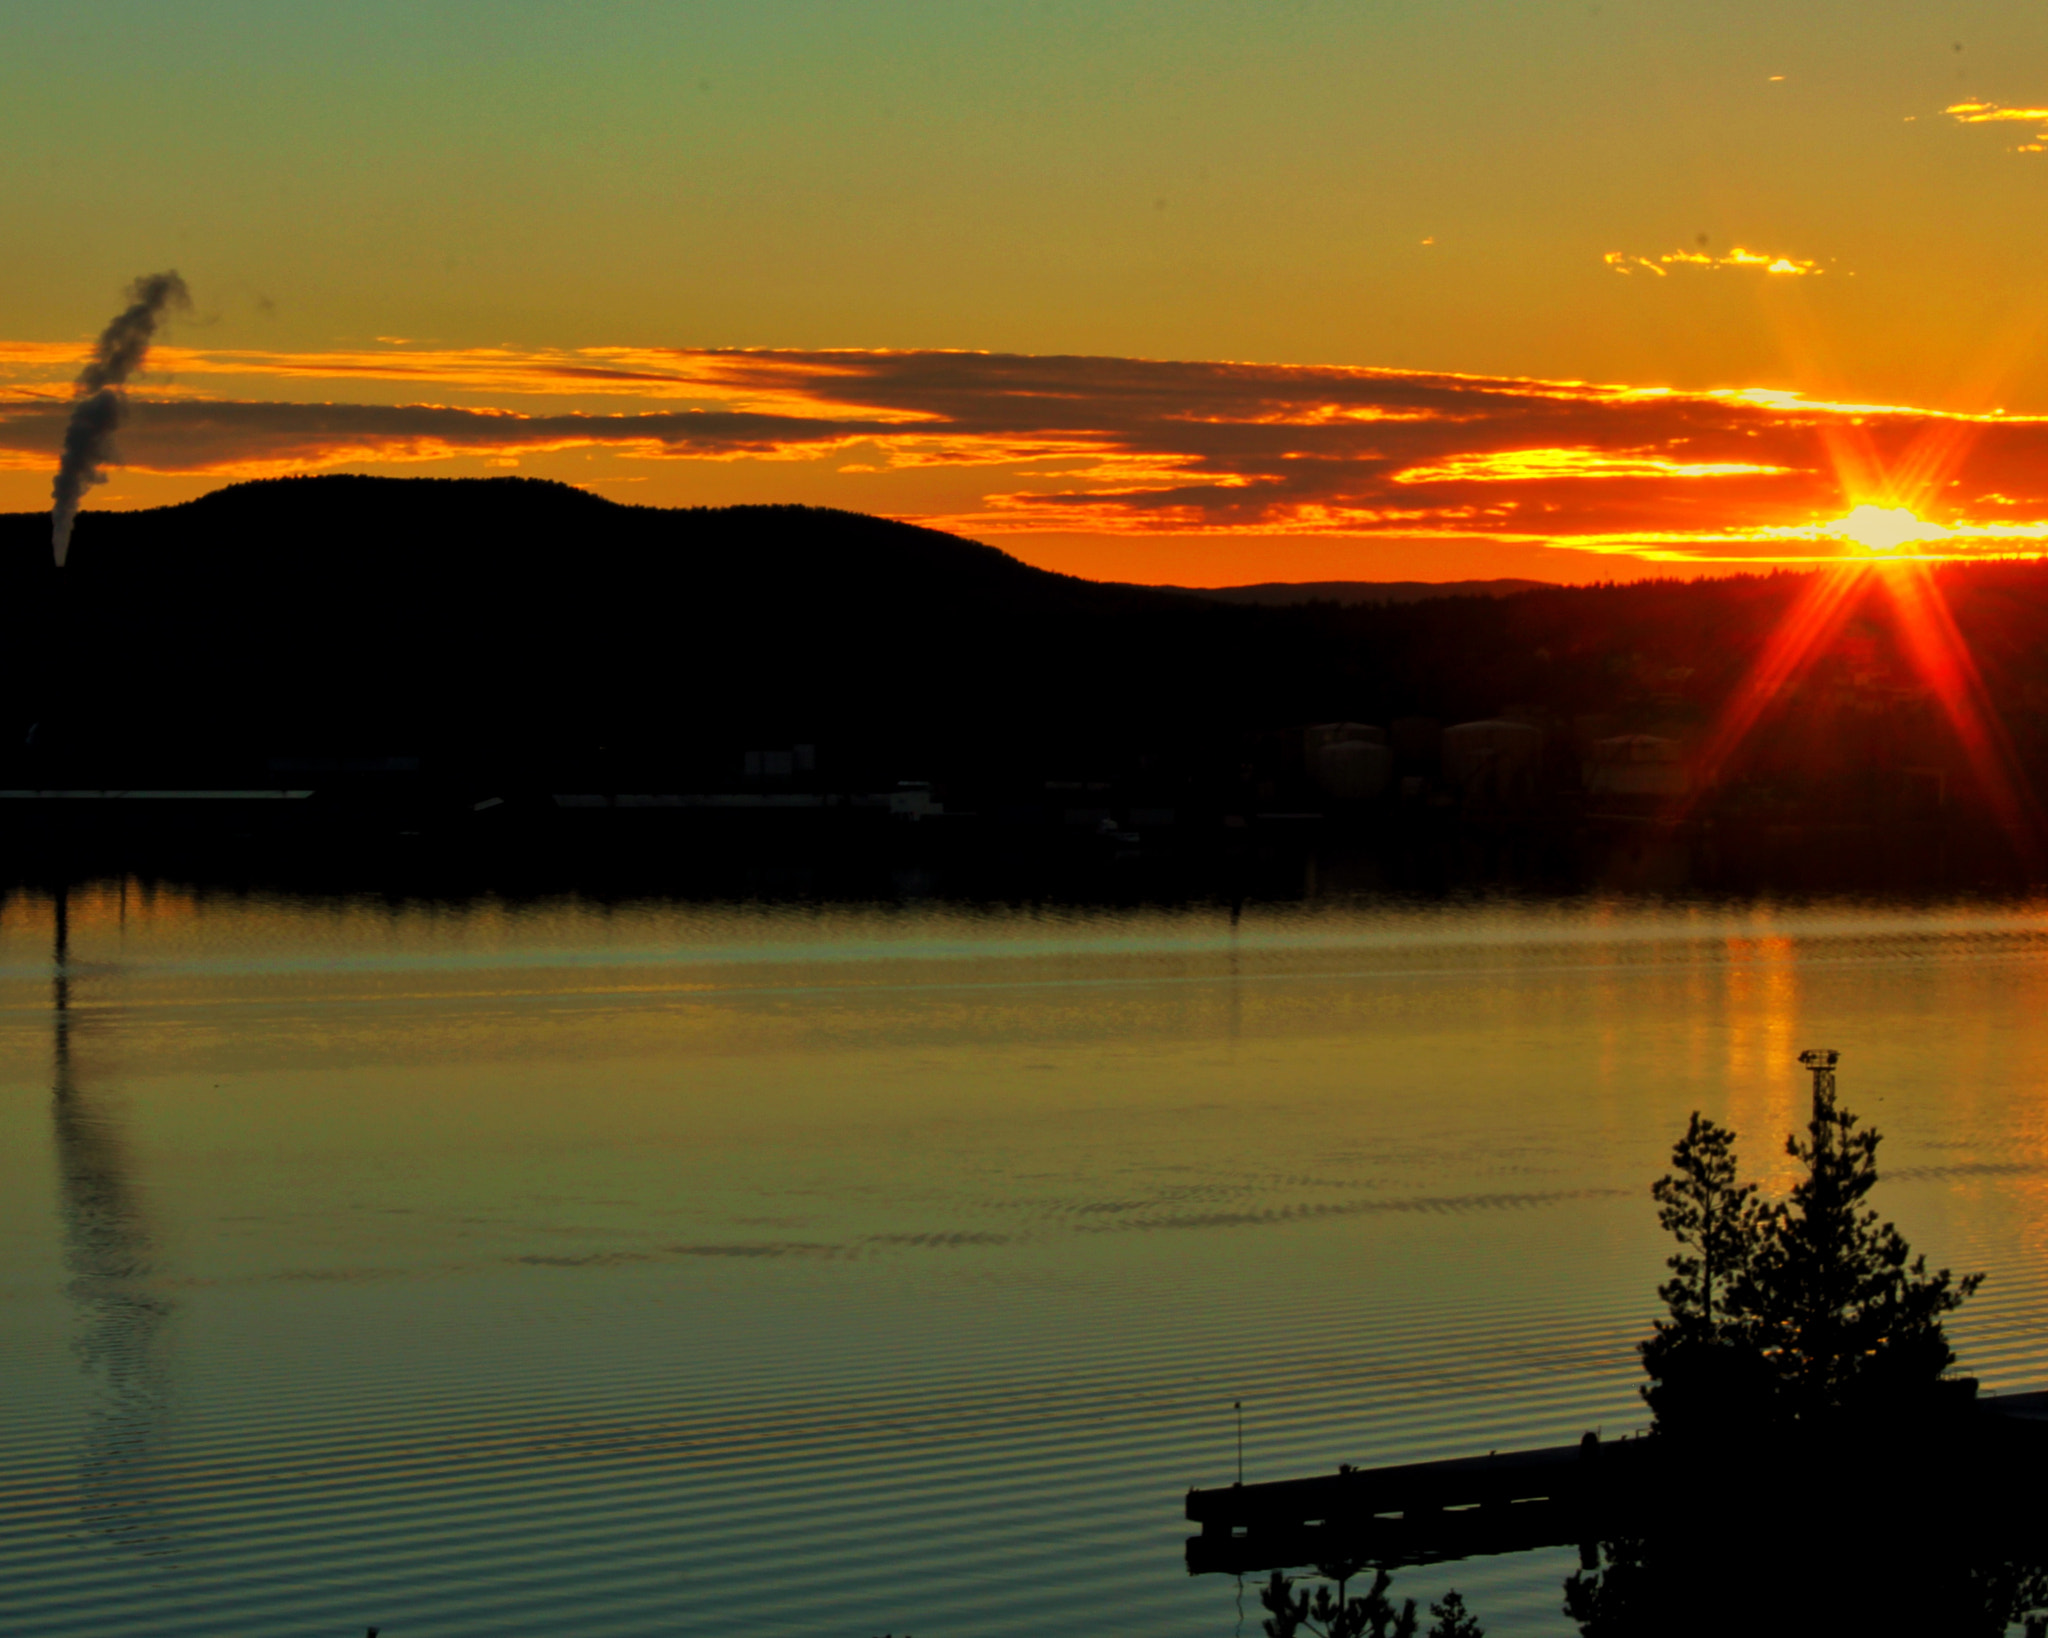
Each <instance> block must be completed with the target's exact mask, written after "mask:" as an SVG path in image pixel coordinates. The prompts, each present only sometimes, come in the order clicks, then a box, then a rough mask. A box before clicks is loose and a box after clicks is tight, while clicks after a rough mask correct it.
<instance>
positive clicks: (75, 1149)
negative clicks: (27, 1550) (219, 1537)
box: [50, 886, 171, 1553]
mask: <svg viewBox="0 0 2048 1638" xmlns="http://www.w3.org/2000/svg"><path fill="white" fill-rule="evenodd" d="M54 908H55V936H54V952H53V960H52V973H51V1049H50V1055H51V1073H50V1081H51V1118H52V1126H53V1129H54V1133H55V1138H56V1145H55V1147H56V1161H57V1184H58V1198H59V1202H60V1209H61V1211H62V1214H63V1228H64V1260H65V1264H66V1266H67V1268H68V1269H69V1271H70V1274H71V1281H70V1287H69V1290H70V1295H71V1299H72V1302H73V1305H74V1307H75V1311H76V1320H77V1327H78V1330H77V1337H76V1340H75V1343H74V1348H75V1350H76V1352H77V1355H78V1358H79V1361H80V1363H81V1364H82V1365H83V1366H84V1368H85V1373H86V1376H87V1377H88V1379H89V1380H90V1381H91V1383H92V1397H91V1401H90V1403H89V1406H88V1408H87V1411H86V1426H85V1431H84V1438H83V1441H82V1447H81V1450H80V1456H79V1510H80V1515H81V1518H82V1521H83V1523H84V1524H85V1526H86V1528H87V1529H89V1530H92V1531H93V1532H95V1533H96V1534H98V1535H101V1536H104V1537H105V1538H107V1539H108V1540H110V1541H112V1542H114V1543H116V1544H117V1545H119V1546H123V1547H127V1548H130V1549H132V1550H135V1551H139V1552H151V1553H160V1552H164V1551H166V1550H167V1549H168V1547H169V1538H168V1533H167V1531H166V1530H165V1527H164V1525H163V1522H162V1519H161V1517H160V1514H159V1510H158V1505H157V1498H156V1494H155V1484H154V1480H153V1474H152V1469H153V1467H154V1462H155V1457H156V1452H157V1448H158V1446H159V1445H160V1444H161V1443H162V1439H163V1423H164V1417H165V1413H166V1410H167V1405H168V1394H169V1380H168V1375H169V1373H168V1370H167V1367H166V1362H165V1352H166V1347H167V1338H166V1336H165V1329H166V1326H167V1324H168V1321H169V1319H170V1315H171V1306H170V1304H169V1303H168V1302H167V1301H165V1300H164V1298H163V1297H162V1296H161V1295H160V1294H158V1293H157V1292H156V1291H155V1290H154V1289H152V1283H151V1282H152V1276H153V1274H154V1272H155V1266H154V1247H153V1245H152V1243H151V1240H150V1234H149V1228H148V1224H147V1223H146V1221H145V1220H144V1216H143V1213H142V1209H141V1203H140V1201H139V1199H138V1198H137V1192H136V1188H135V1184H134V1180H133V1177H132V1175H131V1171H130V1167H129V1163H128V1155H127V1150H126V1146H125V1145H124V1143H123V1141H122V1135H121V1132H120V1130H119V1128H118V1126H117V1125H116V1123H115V1121H114V1119H113V1117H112V1116H111V1114H110V1113H109V1112H108V1111H107V1110H106V1109H104V1108H100V1107H96V1106H95V1104H94V1101H93V1099H92V1098H91V1097H90V1096H89V1095H88V1093H87V1091H86V1089H85V1088H84V1087H83V1086H81V1085H80V1081H79V1074H78V1065H77V1061H76V1055H75V1052H74V1048H75V1045H76V1042H75V1041H74V1036H73V1032H74V1029H75V1028H76V1024H77V1020H76V1018H75V1016H74V1014H73V1011H72V996H71V983H72V973H71V950H70V942H71V941H70V916H71V903H70V892H69V889H68V888H67V887H64V886H59V887H58V889H57V893H56V903H55V907H54Z"/></svg>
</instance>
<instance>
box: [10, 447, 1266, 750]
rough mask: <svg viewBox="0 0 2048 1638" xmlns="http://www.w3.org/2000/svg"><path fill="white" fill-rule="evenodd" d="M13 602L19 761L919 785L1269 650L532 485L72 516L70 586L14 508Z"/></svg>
mask: <svg viewBox="0 0 2048 1638" xmlns="http://www.w3.org/2000/svg"><path fill="white" fill-rule="evenodd" d="M0 581H4V589H5V594H6V597H7V602H8V607H9V608H10V609H12V610H14V611H15V613H16V617H17V619H18V620H19V621H20V622H21V626H20V628H18V629H23V630H25V631H27V632H29V633H31V634H34V636H35V637H36V638H38V639H39V640H40V643H39V646H38V645H36V644H31V645H28V646H17V647H16V649H15V651H14V653H13V655H12V656H11V660H10V663H9V665H8V670H9V671H10V672H11V673H12V674H11V675H10V676H9V677H8V678H7V700H8V704H9V711H8V715H9V716H10V717H11V718H13V719H14V722H13V723H12V724H11V726H13V727H14V728H15V732H14V733H13V734H11V735H10V736H9V737H10V738H11V739H13V740H14V741H15V742H16V743H19V741H20V739H21V737H22V735H23V734H24V733H25V732H26V731H27V729H28V727H29V725H30V724H31V723H35V722H40V723H42V724H43V728H42V729H41V731H40V732H39V735H38V738H39V740H40V741H41V742H42V743H44V744H46V745H47V744H50V743H52V742H53V741H55V742H60V743H62V744H65V745H67V746H69V747H71V748H72V749H74V750H78V751H81V752H83V751H84V750H85V749H88V748H89V749H93V750H95V751H106V752H108V753H112V752H114V751H115V750H117V749H118V751H119V752H120V754H122V755H124V756H134V755H137V754H141V753H143V752H145V751H147V752H151V753H157V752H165V753H169V754H171V755H172V756H174V757H175V756H187V757H189V756H206V757H219V756H223V755H253V754H256V753H258V752H263V753H271V754H274V753H276V752H278V751H290V750H297V749H305V748H337V747H347V748H355V749H360V750H365V751H376V750H393V749H404V750H415V751H416V750H425V751H426V752H428V753H430V754H440V755H447V754H451V753H459V754H460V755H461V756H463V757H465V758H469V759H477V758H481V759H484V760H487V761H499V760H503V759H510V760H512V761H514V762H518V763H522V764H523V763H529V762H534V761H544V762H551V763H558V762H560V761H561V760H563V759H569V760H572V761H573V760H575V759H577V758H581V757H583V756H585V755H586V754H591V753H594V752H595V751H596V750H597V749H598V748H599V747H603V748H604V749H605V751H606V753H607V754H609V755H613V756H626V757H629V758H634V759H640V760H645V759H647V758H653V759H656V760H658V761H670V760H674V759H678V758H679V759H681V760H682V761H683V762H686V763H687V762H693V761H696V760H698V759H699V757H700V755H701V756H708V757H709V758H710V759H711V760H712V761H713V762H715V763H716V764H717V765H719V766H723V765H724V764H725V763H726V762H727V761H729V760H730V757H729V756H728V755H727V754H726V753H727V752H729V751H730V750H731V748H732V747H733V746H736V745H741V744H755V743H761V742H763V741H764V740H765V741H766V742H768V743H783V744H787V743H790V742H791V741H792V740H796V739H808V740H815V741H819V742H828V743H831V744H833V745H835V746H839V747H841V748H843V749H844V750H845V751H847V752H850V753H857V754H859V755H861V756H863V757H868V756H871V757H874V758H879V759H880V760H881V761H884V762H887V763H889V764H890V765H891V767H892V768H894V769H895V770H896V771H900V772H916V771H919V767H918V765H919V764H921V763H924V762H928V761H930V760H931V759H932V758H934V757H935V756H938V755H940V754H941V752H942V751H943V752H945V753H946V754H947V755H948V756H949V757H950V758H951V759H952V760H954V761H956V762H957V761H959V760H961V759H962V758H963V757H965V758H966V759H967V760H973V759H974V756H975V753H976V749H977V746H978V745H979V746H981V747H982V748H984V749H992V748H995V747H997V746H999V745H1000V744H1001V742H1002V741H1004V740H1005V739H1008V740H1010V741H1011V742H1012V745H1011V748H1012V749H1013V750H1014V749H1016V748H1017V747H1016V745H1015V741H1016V739H1017V738H1018V736H1022V737H1024V738H1026V739H1030V738H1034V737H1037V736H1042V735H1045V734H1056V735H1057V736H1059V737H1061V738H1069V737H1072V736H1074V735H1077V734H1078V735H1079V736H1080V737H1081V738H1082V739H1084V740H1086V739H1089V738H1092V737H1097V735H1098V730H1099V731H1100V733H1101V734H1106V735H1108V737H1111V738H1115V737H1118V732H1117V730H1118V729H1120V728H1128V726H1129V725H1130V724H1131V723H1132V722H1133V721H1134V720H1144V719H1146V718H1148V717H1150V716H1152V715H1154V714H1156V713H1174V714H1188V713H1192V714H1194V715H1196V716H1203V717H1205V718H1206V719H1209V720H1210V723H1211V726H1214V725H1215V724H1214V720H1213V719H1214V718H1215V716H1216V714H1218V713H1221V715H1222V716H1223V717H1225V718H1230V719H1232V720H1238V719H1244V720H1249V718H1250V717H1251V716H1254V715H1256V714H1257V713H1258V711H1259V710H1261V709H1263V708H1265V702H1263V701H1261V702H1260V703H1258V704H1253V703H1252V701H1253V700H1254V699H1256V698H1257V696H1258V695H1259V693H1260V691H1259V690H1256V689H1254V690H1252V691H1251V692H1250V694H1249V695H1248V696H1247V697H1246V699H1245V700H1244V701H1242V702H1240V701H1239V699H1238V698H1237V696H1238V695H1239V694H1240V693H1241V692H1242V690H1241V688H1240V685H1239V683H1238V681H1237V680H1236V677H1235V671H1236V668H1235V667H1234V666H1232V665H1230V664H1229V663H1228V662H1229V657H1230V656H1231V655H1233V654H1234V653H1240V652H1246V651H1247V649H1246V645H1247V643H1248V642H1249V643H1251V645H1252V646H1253V647H1254V648H1255V647H1256V646H1257V645H1256V638H1255V627H1256V626H1257V624H1258V617H1257V616H1255V615H1252V614H1249V613H1247V612H1246V611H1240V610H1235V609H1229V608H1224V607H1221V606H1214V605H1194V604H1189V603H1187V602H1185V601H1183V600H1181V599H1178V598H1174V597H1172V596H1171V595H1170V594H1167V593H1162V592H1156V591H1150V590H1145V589H1140V588H1130V587H1117V586H1103V585H1096V584H1092V583H1090V582H1087V581H1082V580H1076V579H1073V578H1070V577H1067V576H1063V575H1057V574H1051V573H1047V572H1045V571H1042V570H1038V569H1034V568H1031V567H1029V566H1027V565H1025V564H1023V563H1020V562H1018V561H1017V560H1015V559H1014V558H1011V557H1009V556H1007V555H1005V554H1004V553H1002V552H999V551H997V550H995V549H993V548H991V547H987V546H982V545H977V544H975V543H973V542H970V541H966V540H961V539H959V538H956V537H954V536H951V535H946V534H941V533H938V532H936V531H933V530H928V529H920V528H914V527H911V526H908V525H905V524H899V523H892V522H888V521H884V520H881V519H876V518H870V517H863V516H859V515H857V514H851V513H844V512H832V511H823V510H817V509H812V508H806V507H782V506H768V507H732V508H724V509H716V510H712V509H694V510H663V509H658V508H651V507H637V506H622V505H618V504H616V503H613V502H611V501H607V500H604V499H601V498H598V497H595V496H592V495H589V494H586V493H584V492H582V491H580V490H576V489H573V488H570V487H567V486H564V485H560V484H554V483H546V482H539V481H535V480H530V479H519V478H502V479H488V480H449V479H381V478H365V477H319V478H297V479H281V480H271V481H263V482H257V483H248V484H241V485H236V486H234V487H231V488H227V489H222V490H219V491H216V492H214V493H212V494H209V495H206V496H204V497H202V498H200V499H198V500H194V501H191V502H189V503H186V504H184V505H180V506H173V507H166V508H162V509H158V510H153V511H146V512H130V513H110V512H89V513H87V514H85V515H84V516H83V517H82V518H81V519H80V521H79V526H78V531H77V535H76V537H75V540H74V543H73V546H72V552H71V560H70V564H69V566H68V567H67V568H66V569H64V570H63V571H61V572H59V571H56V570H54V569H53V568H52V567H51V565H50V561H49V545H48V520H47V518H46V517H43V516H40V515H35V514H30V515H25V516H24V515H14V516H9V517H5V518H0Z"/></svg>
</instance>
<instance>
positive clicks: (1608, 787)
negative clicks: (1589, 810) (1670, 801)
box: [1581, 734, 1692, 796]
mask: <svg viewBox="0 0 2048 1638" xmlns="http://www.w3.org/2000/svg"><path fill="white" fill-rule="evenodd" d="M1581 772H1582V773H1583V775H1584V776H1585V781H1586V789H1587V790H1588V791H1589V792H1591V793H1592V794H1594V795H1596V796H1683V795H1684V794H1685V793H1686V792H1687V791H1688V790H1690V789H1691V788H1692V770H1691V769H1689V768H1688V767H1686V765H1685V757H1684V753H1683V751H1682V750H1681V748H1680V746H1679V743H1678V741H1677V740H1675V739H1663V738H1660V737H1659V736H1658V735H1656V734H1615V735H1613V736H1612V737H1610V738H1607V739H1597V740H1595V741H1594V742H1593V747H1592V755H1591V756H1590V757H1589V758H1588V759H1587V760H1586V762H1585V763H1584V764H1583V765H1582V767H1581Z"/></svg>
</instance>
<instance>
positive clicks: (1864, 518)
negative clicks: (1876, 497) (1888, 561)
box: [1828, 501, 1952, 553]
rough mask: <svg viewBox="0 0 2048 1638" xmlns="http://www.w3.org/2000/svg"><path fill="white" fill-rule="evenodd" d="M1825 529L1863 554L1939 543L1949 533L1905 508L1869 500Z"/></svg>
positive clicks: (1851, 509) (1940, 526) (1852, 508)
mask: <svg viewBox="0 0 2048 1638" xmlns="http://www.w3.org/2000/svg"><path fill="white" fill-rule="evenodd" d="M1828 528H1829V529H1830V531H1832V532H1833V533H1834V534H1837V535H1840V536H1841V537H1842V538H1843V539H1845V540H1850V541H1854V542H1855V543H1856V544H1857V545H1858V546H1860V547H1862V548H1863V549H1864V550H1865V551H1866V552H1887V553H1888V552H1896V551H1898V550H1899V549H1900V548H1901V547H1904V546H1913V545H1917V544H1919V543H1920V542H1921V541H1927V540H1941V539H1944V538H1946V537H1947V536H1948V535H1949V534H1950V533H1951V532H1952V531H1950V530H1949V529H1947V528H1945V527H1944V526H1942V525H1941V524H1939V523H1929V522H1927V521H1926V520H1925V519H1924V518H1920V517H1916V516H1914V514H1913V513H1912V512H1911V511H1910V510H1908V509H1907V508H1906V507H1903V506H1878V505H1875V504H1873V503H1871V502H1869V501H1865V502H1864V503H1863V504H1862V505H1860V506H1854V507H1851V508H1850V509H1849V514H1848V516H1846V517H1841V518H1837V519H1835V521H1834V522H1832V523H1831V524H1829V525H1828Z"/></svg>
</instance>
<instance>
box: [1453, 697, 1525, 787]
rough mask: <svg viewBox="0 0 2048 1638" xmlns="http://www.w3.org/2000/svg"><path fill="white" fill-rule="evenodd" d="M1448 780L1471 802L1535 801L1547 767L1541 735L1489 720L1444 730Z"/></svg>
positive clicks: (1522, 726) (1516, 724) (1518, 724)
mask: <svg viewBox="0 0 2048 1638" xmlns="http://www.w3.org/2000/svg"><path fill="white" fill-rule="evenodd" d="M1443 758H1444V777H1445V778H1446V779H1448V780H1449V781H1450V782H1451V784H1452V785H1453V786H1454V787H1455V788H1456V789H1457V791H1458V792H1459V794H1460V795H1462V796H1465V797H1468V798H1475V797H1476V798H1490V799H1494V800H1499V799H1502V798H1506V797H1515V796H1531V795H1534V794H1535V790H1536V776H1537V774H1538V772H1539V771H1540V770H1541V769H1542V766H1543V730H1542V729H1541V728H1537V727H1535V726H1533V725H1532V724H1530V723H1526V722H1508V721H1506V720H1504V719H1502V718H1497V717H1496V718H1489V719H1487V720H1486V721H1484V722H1461V723H1459V724H1458V725H1457V726H1456V727H1455V728H1446V729H1445V730H1444V747H1443Z"/></svg>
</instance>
